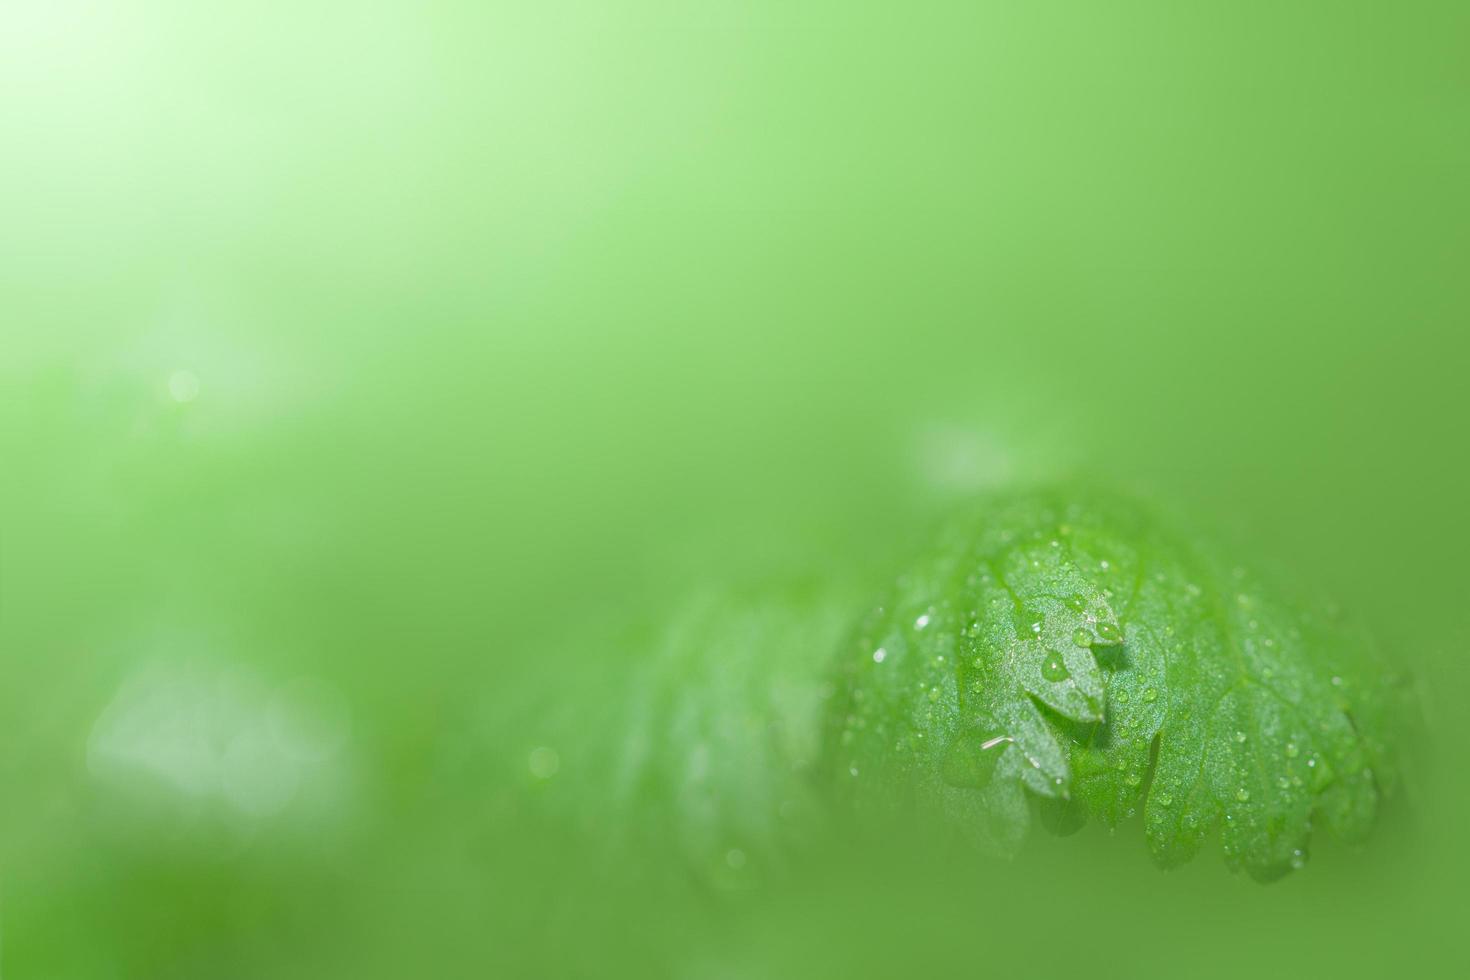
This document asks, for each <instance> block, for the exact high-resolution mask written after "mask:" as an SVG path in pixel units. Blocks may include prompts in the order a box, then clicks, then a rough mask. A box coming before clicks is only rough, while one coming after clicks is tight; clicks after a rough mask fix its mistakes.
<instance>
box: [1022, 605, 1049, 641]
mask: <svg viewBox="0 0 1470 980" xmlns="http://www.w3.org/2000/svg"><path fill="white" fill-rule="evenodd" d="M1044 622H1045V620H1044V619H1043V617H1042V615H1041V613H1038V612H1032V611H1031V610H1029V609H1018V610H1016V613H1015V623H1016V635H1017V636H1019V637H1020V638H1021V639H1023V640H1029V639H1032V638H1034V637H1038V636H1040V635H1041V625H1042V623H1044Z"/></svg>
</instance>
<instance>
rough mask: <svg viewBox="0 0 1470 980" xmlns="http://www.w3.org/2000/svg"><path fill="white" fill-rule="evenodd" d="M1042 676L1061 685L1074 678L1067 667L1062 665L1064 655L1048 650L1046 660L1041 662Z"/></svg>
mask: <svg viewBox="0 0 1470 980" xmlns="http://www.w3.org/2000/svg"><path fill="white" fill-rule="evenodd" d="M1041 676H1042V677H1045V678H1046V679H1047V680H1049V681H1051V682H1052V683H1053V684H1056V683H1059V682H1061V681H1064V680H1066V679H1067V678H1068V677H1071V676H1072V672H1071V671H1069V670H1068V669H1067V665H1066V664H1064V663H1062V655H1061V654H1060V653H1057V652H1056V651H1055V650H1048V651H1047V653H1046V659H1045V660H1043V661H1042V662H1041Z"/></svg>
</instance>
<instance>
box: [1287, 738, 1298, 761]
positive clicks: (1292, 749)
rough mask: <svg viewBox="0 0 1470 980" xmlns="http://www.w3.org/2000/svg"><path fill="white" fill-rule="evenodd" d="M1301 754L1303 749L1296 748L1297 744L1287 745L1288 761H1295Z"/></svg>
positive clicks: (1289, 743) (1288, 743)
mask: <svg viewBox="0 0 1470 980" xmlns="http://www.w3.org/2000/svg"><path fill="white" fill-rule="evenodd" d="M1300 752H1301V749H1299V748H1297V747H1296V743H1295V742H1287V743H1286V757H1287V758H1288V759H1295V758H1296V757H1297V754H1298V753H1300Z"/></svg>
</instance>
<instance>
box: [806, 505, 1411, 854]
mask: <svg viewBox="0 0 1470 980" xmlns="http://www.w3.org/2000/svg"><path fill="white" fill-rule="evenodd" d="M1392 688H1393V684H1392V682H1391V680H1390V679H1387V678H1385V676H1384V675H1383V672H1382V670H1381V668H1378V667H1376V666H1375V665H1374V661H1373V659H1372V657H1371V656H1370V655H1369V652H1368V650H1367V647H1366V645H1365V644H1364V643H1363V642H1362V641H1361V639H1359V638H1356V637H1355V636H1354V635H1353V634H1352V633H1351V632H1350V631H1349V630H1347V629H1346V628H1345V627H1343V626H1342V625H1340V624H1339V623H1337V622H1335V621H1334V619H1333V617H1331V616H1329V615H1325V614H1322V613H1318V612H1313V611H1311V610H1308V609H1305V608H1298V607H1296V606H1293V605H1291V604H1289V603H1287V602H1285V601H1283V600H1281V599H1280V598H1278V597H1276V596H1275V595H1273V594H1272V593H1271V591H1270V590H1269V589H1267V588H1266V587H1264V586H1262V585H1261V584H1260V583H1259V582H1258V581H1257V580H1256V579H1254V578H1253V577H1252V576H1250V575H1249V574H1248V573H1247V572H1245V571H1244V570H1243V569H1239V568H1234V567H1231V566H1227V565H1222V564H1221V563H1219V562H1218V561H1216V560H1214V559H1213V558H1212V557H1210V556H1206V555H1203V554H1201V553H1200V552H1199V551H1197V550H1195V549H1193V548H1190V547H1188V546H1187V545H1186V544H1185V543H1184V542H1183V541H1182V540H1181V539H1180V538H1178V537H1177V536H1173V535H1171V534H1170V533H1168V532H1167V531H1165V530H1164V529H1163V528H1162V527H1161V525H1160V524H1159V523H1158V522H1157V521H1155V520H1154V519H1153V518H1151V517H1150V516H1149V515H1148V514H1147V513H1145V512H1144V511H1143V510H1142V509H1141V508H1139V507H1138V506H1137V505H1135V504H1133V503H1131V502H1129V501H1126V500H1123V499H1121V498H1117V497H1113V496H1110V495H1106V494H1097V493H1089V494H1066V493H1058V492H1046V493H1034V494H1026V495H1018V496H1011V497H1006V498H997V499H993V500H989V501H986V502H985V503H984V504H983V505H982V506H981V507H980V508H979V509H977V511H976V512H975V513H973V514H970V515H967V516H965V517H963V518H961V519H959V520H957V521H956V522H954V523H953V524H952V525H951V526H950V527H949V528H947V529H946V530H945V532H944V533H943V534H942V535H941V537H940V539H939V541H938V542H937V543H936V545H935V547H934V548H933V549H932V550H931V551H930V552H929V553H928V554H927V555H926V556H924V557H923V558H921V560H920V561H918V562H916V563H915V565H914V566H913V567H912V568H911V569H910V570H909V571H908V572H907V573H906V574H905V575H903V576H902V577H901V578H900V579H899V581H898V582H897V584H896V587H895V588H894V590H893V592H892V594H891V595H890V596H889V597H888V599H887V600H886V601H885V602H884V603H883V605H882V606H880V607H879V608H877V609H876V610H875V611H874V612H873V613H872V614H871V615H870V616H869V617H868V619H867V620H866V622H865V623H864V624H863V626H862V627H861V628H860V629H859V631H858V637H857V639H856V642H855V643H854V644H852V645H851V647H850V648H849V649H848V650H846V651H845V652H844V654H843V656H842V661H841V663H840V666H839V683H838V685H837V691H836V695H835V697H834V698H833V701H832V705H831V709H830V711H829V715H828V726H827V738H828V749H829V756H830V758H831V766H832V767H833V769H834V770H835V773H836V775H835V778H836V779H838V780H839V781H840V782H841V783H842V784H843V785H844V787H845V791H846V792H847V793H848V794H850V795H852V796H853V797H854V798H855V799H857V800H858V801H870V800H874V799H880V800H893V799H896V798H904V797H912V798H917V799H920V800H923V801H927V802H931V803H937V804H938V805H939V806H940V808H941V809H943V810H945V811H946V812H948V813H950V814H951V815H953V816H954V817H955V818H956V819H957V820H958V821H959V824H960V825H961V826H962V827H963V829H965V830H966V831H967V832H968V833H969V834H971V835H972V836H975V837H977V838H978V839H980V840H981V841H982V842H983V843H984V844H986V845H987V846H989V847H991V848H992V849H995V850H999V851H1012V850H1014V849H1015V847H1016V846H1017V845H1018V844H1019V842H1020V841H1021V839H1022V838H1023V836H1024V835H1025V833H1026V831H1027V828H1028V826H1029V824H1030V823H1031V821H1032V817H1033V813H1036V814H1037V815H1039V817H1040V819H1041V820H1042V822H1043V823H1045V824H1046V825H1047V826H1048V827H1050V828H1051V829H1052V830H1054V831H1057V832H1061V833H1066V832H1070V831H1072V830H1075V829H1077V828H1079V827H1080V826H1081V825H1082V824H1083V823H1085V822H1086V821H1087V820H1088V819H1096V820H1099V821H1101V822H1102V823H1104V824H1106V825H1108V826H1116V825H1118V824H1119V823H1121V822H1122V821H1124V820H1126V819H1128V818H1130V817H1133V816H1135V815H1137V814H1138V813H1139V812H1140V811H1141V812H1142V813H1143V816H1144V828H1145V832H1146V835H1147V838H1148V843H1149V847H1150V850H1151V852H1152V854H1153V856H1154V858H1155V859H1156V861H1158V863H1160V864H1161V865H1164V866H1166V867H1167V866H1173V865H1177V864H1179V863H1182V862H1184V861H1187V860H1189V859H1190V858H1191V857H1192V856H1193V855H1194V854H1195V853H1196V852H1197V851H1198V850H1199V848H1200V846H1201V843H1202V842H1203V841H1204V839H1205V838H1206V837H1207V836H1209V835H1210V834H1211V833H1212V832H1215V831H1216V830H1218V832H1219V835H1220V839H1221V842H1222V845H1223V849H1224V852H1225V857H1226V861H1227V863H1228V864H1229V865H1230V866H1231V867H1232V868H1234V869H1244V870H1245V871H1247V872H1248V873H1249V874H1250V875H1251V876H1252V877H1254V878H1257V879H1259V880H1270V879H1273V878H1276V877H1279V876H1280V875H1282V874H1284V873H1286V872H1287V871H1290V870H1291V869H1293V868H1295V867H1300V866H1302V865H1303V864H1304V863H1305V861H1306V857H1307V854H1308V852H1309V847H1310V841H1311V835H1312V833H1313V830H1314V826H1315V825H1317V824H1319V823H1320V824H1322V825H1325V826H1326V827H1327V829H1328V830H1330V831H1331V832H1333V833H1334V834H1336V835H1337V836H1339V837H1341V838H1343V839H1347V840H1356V839H1358V838H1361V837H1362V836H1363V835H1364V834H1365V833H1366V832H1367V830H1368V828H1369V826H1370V825H1371V824H1372V821H1373V818H1374V814H1375V811H1376V808H1377V805H1378V799H1379V795H1380V790H1381V789H1383V788H1387V787H1388V786H1389V785H1390V784H1391V783H1392V781H1393V772H1392V771H1391V764H1390V760H1389V753H1388V749H1387V746H1386V732H1385V731H1384V727H1385V725H1386V722H1385V720H1384V718H1385V715H1386V713H1387V705H1388V703H1389V702H1390V701H1392V699H1393V690H1392Z"/></svg>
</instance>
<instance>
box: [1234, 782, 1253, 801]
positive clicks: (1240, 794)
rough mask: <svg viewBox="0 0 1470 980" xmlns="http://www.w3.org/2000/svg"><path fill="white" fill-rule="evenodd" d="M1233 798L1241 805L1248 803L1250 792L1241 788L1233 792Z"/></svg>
mask: <svg viewBox="0 0 1470 980" xmlns="http://www.w3.org/2000/svg"><path fill="white" fill-rule="evenodd" d="M1235 798H1236V799H1237V800H1239V801H1240V802H1242V803H1248V802H1250V798H1251V791H1250V790H1248V789H1246V788H1245V787H1244V786H1242V787H1241V788H1240V789H1238V790H1236V791H1235Z"/></svg>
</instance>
